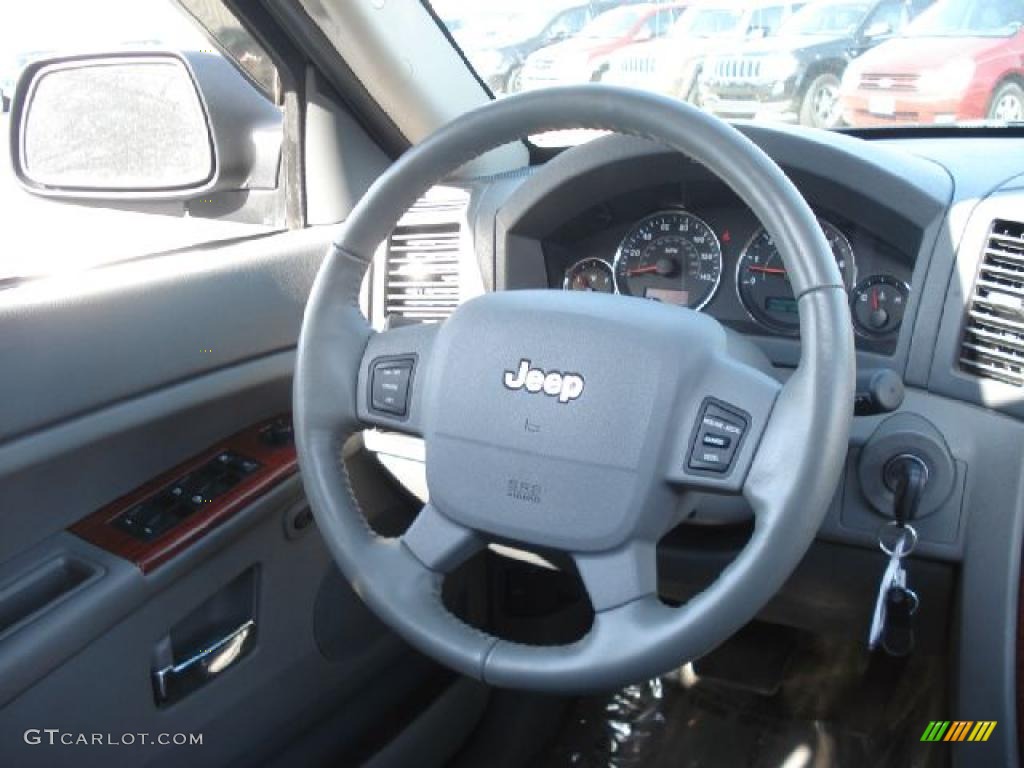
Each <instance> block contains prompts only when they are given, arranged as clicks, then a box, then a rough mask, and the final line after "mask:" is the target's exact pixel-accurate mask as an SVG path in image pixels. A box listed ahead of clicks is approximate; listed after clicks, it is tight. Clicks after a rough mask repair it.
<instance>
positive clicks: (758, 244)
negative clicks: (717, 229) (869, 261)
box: [736, 219, 857, 333]
mask: <svg viewBox="0 0 1024 768" xmlns="http://www.w3.org/2000/svg"><path fill="white" fill-rule="evenodd" d="M818 223H819V224H820V225H821V229H822V231H823V232H824V233H825V239H826V240H828V244H829V245H830V246H832V255H833V256H835V259H836V264H837V265H838V266H839V272H840V273H841V274H842V276H843V284H844V285H845V286H846V290H850V288H851V287H853V282H854V280H855V279H856V274H857V268H856V264H855V262H854V258H853V248H852V247H851V246H850V241H849V240H847V239H846V236H845V235H844V234H843V233H842V232H840V231H839V228H838V227H836V226H835V225H834V224H830V223H829V222H827V221H825V220H823V219H818ZM736 291H737V293H739V297H740V301H742V302H743V306H744V307H745V308H746V310H747V312H748V313H750V316H751V317H752V318H754V320H756V321H757V322H758V323H760V324H761V325H763V326H765V327H767V328H771V329H772V330H774V331H779V332H781V333H796V332H797V331H799V330H800V318H799V317H798V316H797V311H796V297H794V295H793V287H792V286H791V285H790V283H789V275H788V274H787V272H786V267H785V265H784V264H783V263H782V256H781V254H780V253H779V249H778V248H777V247H776V246H775V241H774V240H772V237H771V235H769V234H768V232H767V230H765V229H764V227H760V228H758V230H757V232H755V233H754V236H753V237H752V238H750V240H749V242H747V245H746V246H745V247H744V249H743V252H742V253H741V254H740V258H739V261H738V262H737V263H736Z"/></svg>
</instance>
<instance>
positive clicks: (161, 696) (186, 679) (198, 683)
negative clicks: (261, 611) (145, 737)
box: [153, 619, 256, 705]
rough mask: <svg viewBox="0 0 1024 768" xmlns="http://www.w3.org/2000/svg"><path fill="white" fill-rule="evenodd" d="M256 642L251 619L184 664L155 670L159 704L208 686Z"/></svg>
mask: <svg viewBox="0 0 1024 768" xmlns="http://www.w3.org/2000/svg"><path fill="white" fill-rule="evenodd" d="M255 641H256V621H255V620H254V619H249V620H248V621H246V622H245V623H244V624H242V625H241V626H240V627H238V628H237V629H235V630H233V631H231V632H229V633H228V634H227V635H225V636H224V637H222V638H220V639H219V640H217V641H215V642H213V643H211V644H210V645H208V646H206V647H205V648H203V649H202V650H200V651H199V652H198V653H195V654H193V655H192V656H190V657H189V658H187V659H185V660H184V661H182V662H180V663H178V664H169V665H167V666H165V667H161V668H160V669H157V670H155V671H154V672H153V692H154V694H155V695H156V701H157V704H160V705H165V704H170V703H172V702H174V701H177V700H178V699H180V698H181V697H182V696H185V695H186V694H188V693H191V692H192V691H194V690H196V689H197V688H200V687H202V686H204V685H206V684H207V683H208V682H210V681H211V680H213V678H215V677H217V676H218V675H220V674H221V673H222V672H224V671H225V670H226V669H228V668H230V667H232V666H234V665H235V664H236V663H237V662H238V661H240V660H241V659H242V658H243V657H244V656H246V655H247V654H248V652H249V651H250V650H251V649H252V646H253V644H254V643H255Z"/></svg>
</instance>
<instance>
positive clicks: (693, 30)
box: [669, 8, 743, 39]
mask: <svg viewBox="0 0 1024 768" xmlns="http://www.w3.org/2000/svg"><path fill="white" fill-rule="evenodd" d="M741 18H743V12H742V11H741V10H738V9H735V8H690V9H689V10H687V11H686V12H684V13H683V15H682V16H680V17H679V21H677V22H676V24H675V26H673V27H672V31H671V32H669V36H670V37H672V38H677V39H678V38H683V37H715V36H717V35H726V34H728V33H729V32H735V31H736V29H737V27H738V26H739V23H740V19H741Z"/></svg>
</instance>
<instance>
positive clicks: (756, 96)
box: [701, 0, 934, 128]
mask: <svg viewBox="0 0 1024 768" xmlns="http://www.w3.org/2000/svg"><path fill="white" fill-rule="evenodd" d="M933 1H934V0H815V2H811V3H809V4H808V5H806V6H804V7H803V8H802V9H801V10H800V11H799V12H798V13H797V14H796V15H794V16H793V17H792V18H790V19H789V21H787V22H786V23H785V25H784V26H783V27H782V28H781V29H780V30H779V33H778V34H777V35H776V36H774V37H771V38H767V39H763V40H752V41H749V42H747V43H746V44H744V45H743V46H741V47H740V48H739V50H737V51H735V52H733V53H729V54H727V55H721V56H715V57H712V58H711V60H710V61H709V62H707V63H706V65H705V67H704V74H703V76H702V79H701V98H702V99H703V105H704V107H705V109H708V110H709V111H711V112H713V113H714V114H716V115H718V116H720V117H724V118H754V117H757V118H760V119H765V118H766V117H770V118H775V119H779V120H784V121H787V122H799V123H802V124H803V125H810V126H814V127H816V128H835V127H836V126H838V125H839V123H840V121H841V111H840V108H839V83H840V80H841V79H842V76H843V72H844V71H845V70H846V65H847V64H849V63H850V61H852V60H853V59H855V58H857V57H858V56H860V55H861V54H863V53H864V52H866V51H868V50H869V49H871V48H873V47H875V46H876V45H878V44H879V43H882V42H884V41H886V40H888V39H890V38H892V37H894V36H895V35H897V34H898V33H899V31H900V30H901V29H902V28H903V27H904V25H906V23H907V22H908V21H910V20H911V19H912V18H914V17H915V16H917V14H919V13H920V12H921V11H923V10H924V9H925V8H927V7H928V6H930V5H931V4H932V2H933Z"/></svg>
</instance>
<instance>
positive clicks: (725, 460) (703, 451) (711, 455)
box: [690, 448, 731, 472]
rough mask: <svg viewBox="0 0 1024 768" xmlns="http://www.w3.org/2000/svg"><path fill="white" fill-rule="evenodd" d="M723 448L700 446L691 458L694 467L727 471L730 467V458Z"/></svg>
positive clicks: (712, 470)
mask: <svg viewBox="0 0 1024 768" xmlns="http://www.w3.org/2000/svg"><path fill="white" fill-rule="evenodd" d="M730 458H731V457H728V456H726V455H725V454H724V453H723V452H722V451H721V450H717V449H714V448H698V449H697V450H696V451H694V452H693V456H692V457H691V458H690V467H691V468H692V469H703V470H705V471H707V472H726V471H728V469H729V459H730Z"/></svg>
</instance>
